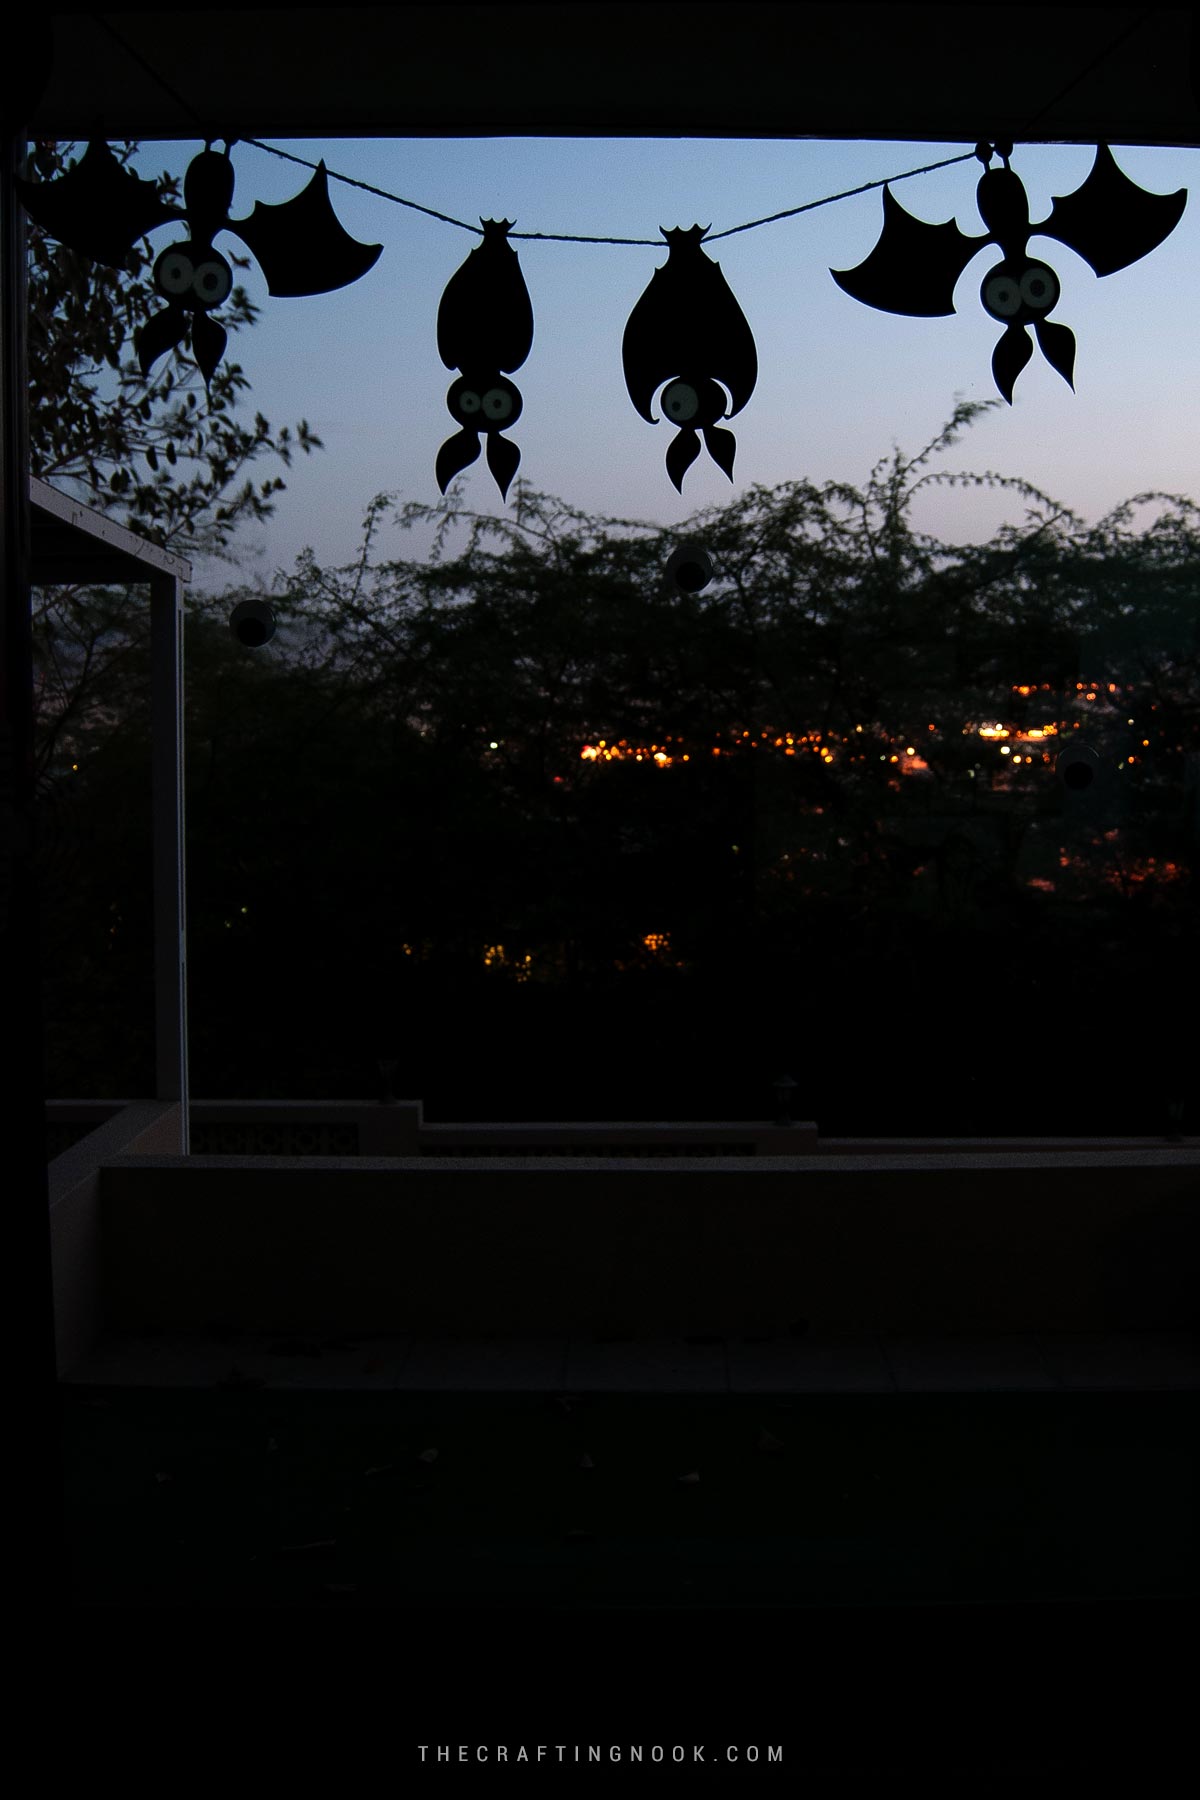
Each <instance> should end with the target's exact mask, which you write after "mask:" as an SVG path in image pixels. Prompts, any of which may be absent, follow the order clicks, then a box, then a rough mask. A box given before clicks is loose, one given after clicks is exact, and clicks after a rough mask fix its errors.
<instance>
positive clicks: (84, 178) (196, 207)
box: [17, 139, 383, 383]
mask: <svg viewBox="0 0 1200 1800" xmlns="http://www.w3.org/2000/svg"><path fill="white" fill-rule="evenodd" d="M233 183H234V175H233V163H232V162H231V160H230V156H229V146H228V145H227V146H226V148H225V150H224V151H217V150H214V149H212V147H211V145H206V146H205V148H204V149H203V150H202V151H201V152H200V153H199V155H198V156H195V157H193V159H192V161H191V163H190V164H189V165H188V170H187V173H186V175H185V176H184V178H183V198H184V204H183V207H182V208H179V207H174V206H167V205H165V204H164V202H163V201H162V200H161V199H160V198H159V195H158V190H157V188H156V187H155V184H154V183H153V182H152V181H144V180H143V179H142V178H141V176H139V175H134V174H132V173H131V172H130V171H129V170H128V169H123V168H122V167H121V165H120V163H119V162H118V161H117V159H116V157H115V156H114V155H113V153H112V151H111V150H110V149H109V147H108V145H107V144H106V143H104V142H103V141H102V140H100V139H96V140H93V142H92V143H90V144H89V145H88V147H87V151H86V153H85V154H84V155H83V156H82V157H81V158H80V160H79V162H78V163H77V164H76V166H75V168H73V169H70V170H68V172H67V174H65V175H60V176H57V177H55V179H54V180H53V181H47V182H32V181H19V182H18V183H17V187H18V189H19V191H20V195H21V200H22V202H23V204H24V206H25V210H26V211H27V212H28V213H29V215H30V217H31V218H33V219H35V220H36V221H37V223H38V224H39V225H41V226H42V227H43V228H44V229H45V230H46V231H48V232H49V233H50V235H51V236H52V237H55V238H57V239H58V240H59V242H60V243H63V244H65V245H66V246H67V248H68V249H70V250H77V251H78V252H79V253H80V254H81V255H83V256H89V257H91V258H92V260H93V261H94V262H101V263H110V264H115V265H118V266H119V265H120V264H121V263H123V262H124V260H125V258H126V256H127V255H128V253H129V251H130V250H131V249H132V248H133V246H134V244H135V243H136V242H137V240H138V239H139V238H140V237H144V236H145V235H146V233H147V232H150V231H154V230H156V229H157V228H158V227H159V226H160V225H168V224H173V223H176V222H178V221H181V220H182V221H183V222H184V223H185V224H186V225H187V227H188V236H187V238H185V239H184V240H183V241H182V242H180V243H175V244H171V245H170V246H169V247H168V248H167V249H166V250H164V251H163V252H162V253H161V255H160V256H159V257H158V259H157V261H156V262H155V264H154V271H153V277H152V279H153V282H154V287H155V290H156V292H157V293H158V294H159V295H160V296H161V298H162V299H163V300H165V301H166V306H165V307H164V308H163V309H162V310H161V311H160V312H157V313H155V314H154V315H153V316H152V317H151V318H150V319H148V320H147V322H146V324H145V325H144V326H143V327H142V329H141V331H140V332H139V333H138V337H137V352H138V360H139V362H140V363H141V366H142V373H143V374H144V375H145V374H148V373H149V371H150V369H151V367H152V365H153V364H154V363H155V362H157V360H158V358H159V357H160V356H162V355H164V354H165V353H166V352H167V351H168V350H173V349H174V348H175V346H176V345H177V344H180V343H182V342H183V340H184V338H185V337H186V336H187V335H188V332H189V331H190V332H191V340H192V354H193V356H194V357H195V359H196V362H197V365H198V366H199V369H200V372H201V374H202V375H203V376H204V379H205V382H206V383H207V382H210V381H211V380H212V377H213V373H214V371H215V370H216V367H217V364H218V363H219V362H220V360H221V358H222V356H223V355H224V354H225V344H226V332H225V328H224V326H223V325H219V324H218V323H217V321H216V320H215V319H214V318H213V317H212V316H211V315H212V313H213V312H214V311H215V309H216V308H217V307H219V306H221V305H223V303H224V302H225V301H226V300H227V299H228V298H229V295H230V293H231V292H232V291H233V270H232V269H231V268H230V266H229V264H228V262H227V261H226V260H225V258H224V257H223V256H222V255H221V253H220V252H219V251H218V250H214V248H213V239H214V238H215V237H216V235H217V233H218V232H220V231H229V232H232V233H233V235H234V236H235V237H239V238H241V240H242V242H243V243H244V244H245V245H246V247H247V249H248V250H249V251H250V252H251V254H252V255H253V256H254V258H255V260H256V261H257V262H258V264H259V266H260V267H261V269H262V272H263V274H264V275H265V276H266V278H267V290H268V292H269V293H271V294H273V295H299V294H328V293H331V292H332V291H333V290H334V289H335V288H340V287H347V286H348V285H349V284H350V282H352V281H357V280H358V278H359V276H360V275H365V274H366V272H367V270H368V269H370V268H372V267H373V266H374V264H375V263H376V261H377V260H378V258H379V255H380V252H381V250H382V248H383V246H382V245H381V244H360V243H359V242H358V240H357V239H356V238H352V237H351V236H350V234H349V232H348V231H346V230H345V229H344V227H343V226H342V225H341V224H340V222H339V220H338V217H337V214H336V213H335V212H334V210H333V206H332V204H331V203H330V199H329V182H328V177H327V175H326V172H325V164H324V163H323V162H322V163H320V164H319V165H318V168H317V170H316V173H315V174H314V175H313V178H312V180H311V181H310V182H309V183H308V186H307V187H305V188H303V189H302V190H301V192H300V193H298V194H296V195H295V196H294V197H293V198H292V199H291V200H285V201H284V202H283V203H282V204H281V205H279V206H266V205H264V204H263V202H262V201H261V200H260V201H258V202H257V203H256V204H255V206H254V209H253V211H252V212H251V214H250V216H249V218H247V219H231V218H230V217H229V207H230V203H231V201H232V199H233Z"/></svg>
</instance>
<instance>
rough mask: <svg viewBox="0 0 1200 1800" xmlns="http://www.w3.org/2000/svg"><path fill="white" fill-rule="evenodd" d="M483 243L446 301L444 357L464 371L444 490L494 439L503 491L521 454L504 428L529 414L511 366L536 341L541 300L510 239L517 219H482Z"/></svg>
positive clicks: (440, 467)
mask: <svg viewBox="0 0 1200 1800" xmlns="http://www.w3.org/2000/svg"><path fill="white" fill-rule="evenodd" d="M479 223H480V224H481V225H482V226H483V242H482V244H480V245H479V247H478V249H476V250H472V251H471V252H470V254H469V255H468V257H467V260H466V261H465V262H464V263H463V264H462V266H461V268H459V269H456V270H455V272H454V274H453V275H452V276H451V277H450V280H449V281H448V282H447V284H446V291H445V292H444V294H443V295H442V299H441V304H440V305H439V307H438V317H437V346H438V355H439V356H440V357H441V359H442V361H443V362H444V363H445V365H446V367H447V368H448V369H459V370H461V371H462V372H461V374H460V375H459V377H458V380H457V381H454V382H452V383H451V384H450V391H449V393H448V394H447V395H446V405H447V407H448V408H449V411H450V417H451V418H452V419H453V420H455V422H456V423H457V424H458V425H459V427H460V429H459V430H458V431H456V432H455V433H454V435H453V436H452V437H448V438H447V439H446V442H445V443H444V444H443V445H442V447H441V449H440V450H439V451H438V455H437V469H436V472H437V482H438V487H439V488H440V489H441V491H442V493H443V494H444V493H445V491H446V489H447V488H448V487H449V485H450V483H451V482H452V481H453V479H454V477H455V476H456V475H457V474H458V473H459V471H460V470H462V469H465V468H467V467H469V465H470V464H471V463H473V462H474V461H475V459H476V457H477V456H478V455H479V440H480V437H485V438H486V439H487V463H488V468H489V469H490V470H491V471H492V474H493V475H494V476H495V478H496V486H497V487H498V488H499V489H500V494H501V497H502V498H504V499H507V498H508V484H509V482H510V481H511V480H512V478H513V476H514V475H515V474H516V472H517V468H518V465H519V464H520V461H521V452H520V451H519V450H518V448H517V446H516V445H515V444H511V443H510V442H509V441H508V439H507V438H506V437H503V436H501V433H502V432H503V431H505V430H506V429H507V427H508V426H510V425H515V424H516V422H517V420H518V419H519V418H520V416H521V391H520V389H519V388H518V387H517V386H516V384H515V382H512V381H509V380H508V379H507V376H506V375H505V374H503V373H502V371H504V370H510V371H511V370H512V369H519V368H520V366H521V364H522V363H523V362H524V361H525V358H526V357H527V356H528V355H529V352H530V350H531V348H532V346H533V306H532V304H531V302H530V299H529V290H528V288H527V287H526V286H525V277H524V276H523V275H522V273H521V264H520V262H519V260H518V258H517V253H516V251H515V250H514V249H513V247H512V245H511V244H510V243H509V242H508V234H509V232H510V231H511V230H512V228H513V221H512V220H511V219H481V220H480V221H479Z"/></svg>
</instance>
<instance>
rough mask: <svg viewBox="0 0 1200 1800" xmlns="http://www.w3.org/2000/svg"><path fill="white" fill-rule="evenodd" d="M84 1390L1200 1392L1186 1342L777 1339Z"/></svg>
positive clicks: (201, 1368)
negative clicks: (1149, 1390) (1192, 1389)
mask: <svg viewBox="0 0 1200 1800" xmlns="http://www.w3.org/2000/svg"><path fill="white" fill-rule="evenodd" d="M69 1380H70V1381H72V1382H74V1383H82V1384H86V1385H99V1386H115V1387H126V1386H128V1387H211V1386H217V1385H221V1386H227V1387H230V1388H237V1387H260V1386H269V1387H278V1388H292V1389H296V1388H330V1389H337V1388H342V1389H347V1388H356V1389H365V1390H370V1389H397V1388H403V1389H407V1390H409V1391H417V1392H420V1391H425V1392H443V1393H445V1392H510V1393H511V1392H535V1393H537V1392H543V1393H571V1392H584V1391H592V1392H607V1393H852V1392H859V1393H895V1392H900V1393H921V1392H926V1393H935V1392H942V1393H945V1392H960V1393H961V1392H972V1391H977V1392H998V1391H1005V1390H1007V1391H1020V1390H1025V1391H1030V1390H1038V1389H1042V1390H1048V1391H1054V1390H1057V1391H1062V1390H1091V1391H1104V1390H1121V1389H1128V1390H1136V1389H1178V1388H1197V1387H1200V1340H1198V1339H1197V1337H1196V1336H1194V1335H1188V1334H1185V1333H1161V1332H1138V1333H1126V1334H1122V1335H1114V1336H1107V1337H1098V1336H1089V1337H1082V1336H1065V1335H1047V1336H1022V1337H1004V1338H994V1337H980V1338H971V1337H953V1338H946V1337H941V1338H934V1337H894V1338H893V1337H887V1338H879V1337H874V1336H870V1335H861V1336H843V1337H819V1336H814V1337H805V1338H798V1339H797V1338H788V1337H778V1338H775V1339H773V1340H770V1341H766V1342H748V1341H744V1340H741V1339H733V1338H730V1339H722V1340H715V1341H712V1340H706V1341H694V1340H693V1341H690V1340H686V1339H683V1338H675V1339H664V1340H661V1341H624V1342H620V1341H618V1342H614V1341H607V1342H598V1341H596V1340H594V1339H590V1338H577V1339H574V1340H572V1341H570V1342H566V1341H562V1340H538V1339H531V1340H519V1339H490V1340H479V1341H476V1340H450V1339H447V1340H437V1339H429V1338H425V1339H415V1340H412V1339H407V1338H399V1337H396V1338H384V1337H379V1338H366V1339H362V1340H351V1339H328V1338H326V1339H287V1338H237V1337H230V1338H224V1339H214V1338H205V1339H198V1338H191V1339H188V1338H168V1337H158V1338H149V1337H148V1338H140V1339H126V1340H124V1341H122V1342H118V1343H111V1344H107V1345H105V1346H102V1347H101V1348H99V1349H97V1351H96V1352H95V1353H94V1354H93V1355H92V1356H91V1357H89V1358H88V1359H87V1361H86V1363H84V1364H83V1365H81V1366H80V1367H78V1368H76V1369H75V1370H74V1371H72V1373H71V1375H70V1377H69Z"/></svg>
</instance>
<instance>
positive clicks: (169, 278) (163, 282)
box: [154, 250, 195, 298]
mask: <svg viewBox="0 0 1200 1800" xmlns="http://www.w3.org/2000/svg"><path fill="white" fill-rule="evenodd" d="M194 276H195V270H194V269H193V267H192V259H191V257H190V256H185V255H184V253H183V251H182V250H164V251H163V253H162V255H161V256H160V257H159V259H158V261H157V262H156V263H155V265H154V285H155V287H157V289H158V291H159V293H160V294H169V295H171V296H172V297H173V298H178V297H179V296H180V295H182V294H188V293H190V292H191V288H192V281H193V279H194Z"/></svg>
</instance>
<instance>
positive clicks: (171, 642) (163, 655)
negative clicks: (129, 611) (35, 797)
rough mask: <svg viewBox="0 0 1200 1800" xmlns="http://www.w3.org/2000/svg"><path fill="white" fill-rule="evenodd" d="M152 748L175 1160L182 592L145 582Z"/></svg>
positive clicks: (162, 1002)
mask: <svg viewBox="0 0 1200 1800" xmlns="http://www.w3.org/2000/svg"><path fill="white" fill-rule="evenodd" d="M150 662H151V694H152V700H151V734H152V735H151V742H152V751H151V754H152V757H153V763H154V799H153V806H154V1076H155V1092H156V1095H157V1097H158V1099H160V1100H178V1101H179V1114H180V1142H179V1149H180V1153H181V1154H182V1155H184V1156H186V1155H187V1154H188V1149H189V1135H190V1134H189V1129H188V1053H187V936H186V926H187V916H186V898H185V896H186V862H187V858H186V847H185V831H184V788H183V737H184V718H183V587H182V583H181V582H180V581H179V580H178V578H177V577H176V576H174V575H155V576H154V577H153V578H152V579H151V582H150Z"/></svg>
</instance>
